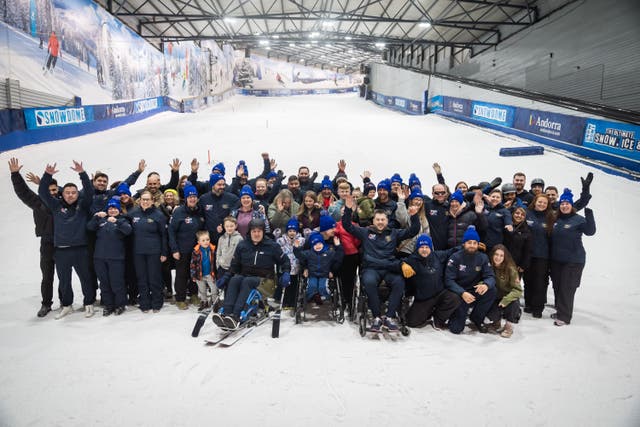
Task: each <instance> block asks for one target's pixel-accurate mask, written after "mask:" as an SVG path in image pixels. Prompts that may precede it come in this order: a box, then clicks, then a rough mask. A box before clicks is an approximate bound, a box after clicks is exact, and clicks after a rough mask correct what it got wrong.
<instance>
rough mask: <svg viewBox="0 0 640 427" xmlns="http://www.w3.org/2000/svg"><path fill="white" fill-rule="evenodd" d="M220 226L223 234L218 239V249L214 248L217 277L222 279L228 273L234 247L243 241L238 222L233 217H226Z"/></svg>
mask: <svg viewBox="0 0 640 427" xmlns="http://www.w3.org/2000/svg"><path fill="white" fill-rule="evenodd" d="M222 226H223V227H224V234H223V235H222V236H220V239H218V247H217V248H216V271H217V275H216V276H217V277H222V276H224V274H225V273H226V272H227V271H229V267H230V266H231V259H232V258H233V254H234V253H235V251H236V246H238V243H240V242H241V241H242V240H243V238H242V235H241V234H240V232H239V231H238V221H237V220H236V219H235V218H234V217H232V216H228V217H226V218H225V219H224V220H223V221H222Z"/></svg>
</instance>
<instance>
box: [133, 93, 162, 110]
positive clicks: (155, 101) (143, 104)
mask: <svg viewBox="0 0 640 427" xmlns="http://www.w3.org/2000/svg"><path fill="white" fill-rule="evenodd" d="M160 107H162V97H157V98H148V99H141V100H139V101H134V102H133V113H134V114H140V113H146V112H147V111H153V110H157V109H158V108H160Z"/></svg>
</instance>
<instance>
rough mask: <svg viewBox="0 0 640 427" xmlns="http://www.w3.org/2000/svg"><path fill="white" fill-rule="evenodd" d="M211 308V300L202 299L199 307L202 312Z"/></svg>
mask: <svg viewBox="0 0 640 427" xmlns="http://www.w3.org/2000/svg"><path fill="white" fill-rule="evenodd" d="M207 308H209V301H200V307H198V311H199V312H202V311H204V310H206V309H207Z"/></svg>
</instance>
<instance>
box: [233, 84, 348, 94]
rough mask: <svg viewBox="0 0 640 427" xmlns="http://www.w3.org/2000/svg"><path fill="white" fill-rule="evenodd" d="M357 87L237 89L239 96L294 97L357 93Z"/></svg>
mask: <svg viewBox="0 0 640 427" xmlns="http://www.w3.org/2000/svg"><path fill="white" fill-rule="evenodd" d="M357 91H358V86H353V87H339V88H331V89H286V88H276V89H238V91H237V93H238V94H239V95H245V96H296V95H326V94H335V93H351V92H357Z"/></svg>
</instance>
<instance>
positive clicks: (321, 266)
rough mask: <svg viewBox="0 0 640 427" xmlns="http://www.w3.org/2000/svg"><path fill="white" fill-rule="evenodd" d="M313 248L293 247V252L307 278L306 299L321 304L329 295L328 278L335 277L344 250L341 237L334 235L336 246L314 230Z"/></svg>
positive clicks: (311, 243) (311, 241) (312, 234)
mask: <svg viewBox="0 0 640 427" xmlns="http://www.w3.org/2000/svg"><path fill="white" fill-rule="evenodd" d="M309 243H310V245H311V249H307V250H301V249H300V248H299V247H294V248H293V253H294V254H295V256H296V258H298V260H299V261H300V265H301V267H302V268H304V270H303V273H302V274H303V276H304V277H306V278H307V291H306V300H307V301H311V300H312V299H313V301H314V302H315V303H316V304H318V305H321V304H322V299H323V298H324V299H326V298H328V297H329V289H328V288H327V282H328V279H331V278H333V272H334V271H336V270H337V269H338V268H340V265H341V264H342V258H343V257H344V251H343V250H342V246H341V245H340V239H338V238H337V237H334V248H329V246H328V245H326V244H325V242H324V238H323V237H322V234H320V233H318V232H317V231H314V232H313V233H311V234H310V235H309Z"/></svg>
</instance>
